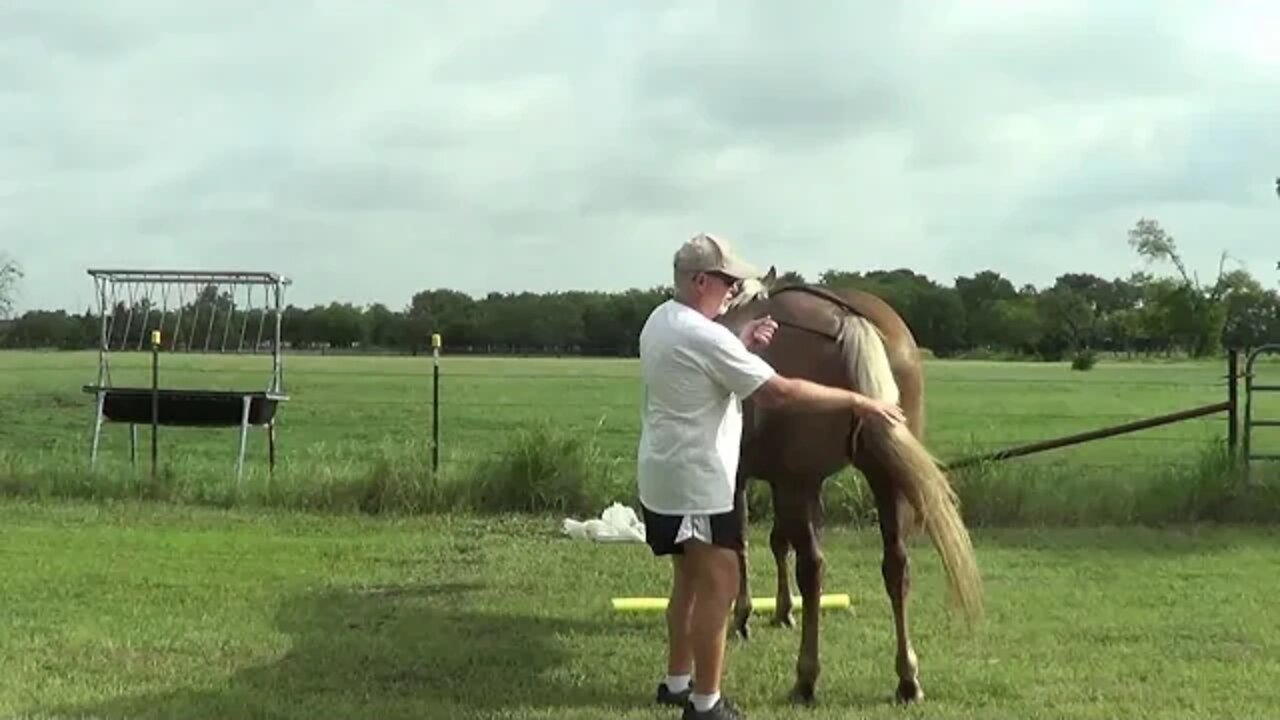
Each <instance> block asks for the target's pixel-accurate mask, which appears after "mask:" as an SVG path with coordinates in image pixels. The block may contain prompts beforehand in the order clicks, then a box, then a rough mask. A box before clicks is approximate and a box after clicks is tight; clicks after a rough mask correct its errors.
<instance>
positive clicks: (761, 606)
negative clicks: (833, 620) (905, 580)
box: [610, 593, 852, 612]
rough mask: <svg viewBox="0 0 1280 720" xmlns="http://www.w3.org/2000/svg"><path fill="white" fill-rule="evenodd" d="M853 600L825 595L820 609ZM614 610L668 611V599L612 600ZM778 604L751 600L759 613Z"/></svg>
mask: <svg viewBox="0 0 1280 720" xmlns="http://www.w3.org/2000/svg"><path fill="white" fill-rule="evenodd" d="M791 600H792V602H793V603H795V609H796V610H799V609H801V608H802V607H804V598H802V597H801V596H799V595H793V596H792V597H791ZM851 602H852V599H851V598H850V597H849V594H848V593H832V594H829V595H827V594H824V595H823V596H822V597H821V598H820V599H819V600H818V607H819V608H822V609H823V610H840V609H843V608H847V607H849V605H850V603H851ZM610 603H611V604H612V605H613V609H614V610H616V611H618V612H660V611H663V610H666V609H667V598H658V597H620V598H613V599H612V600H610ZM777 604H778V601H777V598H773V597H762V598H751V607H752V609H753V610H757V611H767V610H773V609H774V608H775V607H776V606H777Z"/></svg>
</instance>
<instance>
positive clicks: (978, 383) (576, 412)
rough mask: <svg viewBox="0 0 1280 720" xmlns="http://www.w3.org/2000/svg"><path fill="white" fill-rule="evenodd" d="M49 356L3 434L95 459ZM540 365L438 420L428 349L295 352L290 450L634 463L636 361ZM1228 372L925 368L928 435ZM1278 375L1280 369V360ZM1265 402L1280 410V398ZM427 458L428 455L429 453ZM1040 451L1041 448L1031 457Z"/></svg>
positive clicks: (961, 450) (1179, 389) (456, 388)
mask: <svg viewBox="0 0 1280 720" xmlns="http://www.w3.org/2000/svg"><path fill="white" fill-rule="evenodd" d="M47 359H48V360H49V361H48V362H44V360H46V358H43V357H42V358H41V361H40V362H37V361H31V358H30V354H25V355H19V356H18V357H14V358H10V359H8V361H7V362H6V361H5V359H4V358H0V447H3V448H7V449H9V450H12V451H15V452H23V451H25V450H32V451H45V452H47V451H53V450H56V451H60V452H68V453H77V452H82V451H83V452H84V453H85V455H86V457H87V453H88V447H89V441H90V437H91V430H92V423H93V420H94V413H95V405H94V398H93V396H92V395H91V394H88V393H86V392H84V391H83V390H82V386H83V385H86V384H89V383H90V381H91V380H92V378H93V376H94V374H95V372H96V364H95V362H94V361H90V362H89V363H86V362H85V361H84V358H83V356H81V358H80V360H79V361H78V362H70V361H62V360H61V359H60V358H58V356H57V355H53V356H50V358H47ZM160 362H161V363H162V366H163V370H162V373H163V380H162V386H164V387H170V386H173V387H184V388H204V387H214V386H217V387H235V388H244V387H245V386H246V383H248V384H249V385H254V384H255V383H257V382H258V380H261V381H262V384H263V385H265V382H266V373H265V372H264V371H263V369H261V368H257V369H252V368H247V367H244V366H242V365H241V366H237V365H234V364H228V363H236V362H243V360H240V359H237V358H234V357H233V358H220V357H218V356H212V357H208V356H172V357H170V356H164V357H162V358H161V361H160ZM527 364H528V363H524V362H523V361H521V360H519V359H508V360H496V359H489V358H481V359H475V358H469V357H468V358H458V359H452V358H449V359H446V361H445V362H444V363H443V365H442V368H441V372H440V376H439V387H438V392H439V398H440V400H439V408H438V421H439V424H438V425H436V426H434V427H433V419H435V418H436V417H437V412H436V411H437V408H435V406H434V403H433V400H432V398H433V396H434V394H435V391H436V390H437V388H435V387H433V385H432V381H433V368H432V365H431V362H430V359H429V358H427V359H415V360H405V359H395V360H388V361H385V362H379V361H378V360H376V359H375V360H371V359H368V358H358V359H356V360H350V359H347V358H333V359H327V360H324V361H319V362H316V361H312V362H308V363H306V364H305V365H304V366H300V367H293V368H290V367H289V366H288V365H287V364H286V370H285V375H284V377H285V383H286V390H287V392H288V394H289V396H290V397H289V399H288V401H286V402H285V403H283V404H282V405H281V407H280V409H279V411H278V415H277V423H278V428H277V431H278V443H279V452H280V458H281V461H282V462H289V461H290V460H294V459H303V458H306V457H308V456H309V455H314V454H316V453H317V452H321V451H323V452H327V453H331V454H332V453H337V454H347V455H349V456H351V457H352V458H359V457H361V456H362V455H367V454H368V449H369V448H371V447H375V446H380V445H381V446H385V445H387V444H393V445H394V444H402V445H404V446H406V447H407V448H409V449H408V450H406V452H423V449H424V448H429V447H430V446H431V445H432V443H433V442H436V441H437V440H438V442H439V448H440V458H441V463H442V464H444V463H449V462H458V461H461V460H467V459H483V458H490V457H499V456H501V455H502V454H503V453H504V452H505V450H504V448H505V446H506V443H507V442H509V441H510V440H511V439H512V438H513V437H514V436H515V435H516V434H517V433H519V432H520V431H521V430H523V429H526V428H529V427H532V426H534V425H536V424H539V423H549V424H551V425H552V426H554V427H556V428H558V429H560V430H563V431H566V432H570V433H578V434H589V435H590V437H591V438H592V439H593V441H594V442H596V443H598V444H599V445H600V446H601V447H602V448H603V449H604V451H605V452H606V453H608V454H610V455H612V456H613V457H615V458H618V459H619V460H620V461H623V462H626V461H629V460H631V459H632V458H633V457H634V453H635V446H636V442H637V441H638V437H639V427H640V410H641V408H640V402H641V400H640V398H641V393H640V383H639V377H638V371H637V368H636V367H635V366H634V365H632V364H628V363H626V362H622V361H613V360H609V361H598V362H596V361H590V360H581V359H565V360H562V361H555V360H550V361H549V360H545V359H540V360H538V361H536V365H537V366H538V368H539V370H538V371H533V370H530V369H527V368H526V367H523V366H522V365H527ZM1225 370H1226V368H1218V369H1215V368H1213V367H1211V366H1205V365H1190V366H1186V367H1181V366H1178V367H1172V366H1162V365H1153V366H1151V367H1150V368H1145V369H1144V368H1143V367H1142V366H1139V365H1135V366H1133V367H1132V368H1126V369H1124V370H1123V371H1122V372H1121V371H1114V372H1113V371H1099V370H1096V369H1095V370H1093V371H1091V372H1087V373H1077V372H1069V371H1066V370H1064V369H1063V368H1062V367H1061V366H1048V365H1046V366H1044V367H1035V366H1028V365H1025V364H1009V365H1008V366H1007V367H1002V366H1000V365H998V364H994V363H980V364H979V363H974V364H966V363H964V362H957V363H953V364H948V365H946V366H943V368H942V369H941V370H937V371H934V370H932V369H931V371H930V374H929V375H927V384H926V394H927V411H928V412H927V415H928V428H927V434H926V440H927V442H928V444H929V445H930V447H931V448H932V449H933V450H934V451H935V453H936V454H937V455H939V457H940V458H942V459H943V460H944V461H946V460H950V459H953V458H956V457H959V456H962V455H966V454H971V453H975V452H989V451H994V450H1000V449H1003V448H1009V447H1012V446H1018V445H1023V444H1027V443H1034V442H1038V441H1043V440H1047V439H1050V438H1055V437H1061V436H1064V435H1070V434H1073V433H1079V432H1082V431H1088V430H1093V429H1096V428H1099V427H1103V426H1108V425H1118V424H1121V423H1125V422H1129V421H1134V420H1139V419H1142V418H1146V417H1151V416H1154V415H1160V414H1163V413H1170V412H1175V411H1178V410H1183V409H1186V408H1189V407H1197V406H1204V405H1208V404H1211V403H1219V402H1222V401H1226V400H1228V399H1229V393H1230V391H1231V389H1232V388H1233V387H1235V383H1234V382H1232V379H1231V377H1230V374H1229V373H1228V372H1226V371H1225ZM149 372H150V366H149V363H148V362H147V360H146V359H145V356H141V355H133V356H122V357H119V358H117V359H115V360H114V361H113V378H118V379H116V384H117V385H122V384H130V385H134V386H139V385H142V384H143V382H144V381H145V382H147V383H148V384H149V379H148V378H149ZM1274 374H1275V375H1276V376H1277V381H1280V370H1277V371H1276V372H1275V373H1274ZM253 378H256V379H253ZM1237 380H1238V375H1237ZM255 389H256V388H255ZM1255 403H1258V399H1255ZM1267 414H1269V415H1271V416H1274V417H1277V418H1280V408H1277V410H1275V411H1269V412H1268V413H1267ZM1232 417H1233V414H1232V413H1231V412H1229V411H1224V412H1222V413H1215V414H1211V415H1207V416H1204V417H1198V418H1192V419H1188V420H1185V421H1182V422H1179V423H1177V424H1171V425H1166V426H1163V427H1158V428H1150V429H1146V430H1142V431H1139V432H1134V433H1130V434H1124V435H1119V436H1116V437H1109V438H1105V439H1100V440H1095V441H1092V442H1090V443H1088V444H1084V445H1078V446H1075V447H1073V448H1064V449H1058V450H1054V451H1051V452H1050V453H1048V454H1047V455H1048V456H1051V457H1050V458H1049V460H1048V461H1049V462H1059V463H1066V464H1069V465H1070V467H1071V468H1075V469H1081V470H1088V469H1095V470H1099V469H1101V470H1107V469H1112V470H1114V469H1123V468H1130V469H1132V468H1135V467H1139V466H1140V467H1143V468H1151V467H1156V466H1160V467H1164V466H1173V465H1177V464H1179V463H1186V462H1191V461H1192V459H1193V458H1194V456H1195V453H1196V452H1198V451H1199V450H1201V449H1202V448H1203V447H1204V446H1205V444H1206V443H1210V442H1214V441H1219V440H1222V439H1224V438H1227V437H1228V436H1229V435H1232V434H1233V433H1234V432H1238V429H1237V430H1233V429H1232V425H1231V423H1232ZM1237 422H1238V421H1237ZM226 430H227V432H235V429H234V428H227V429H226ZM143 431H145V428H139V432H143ZM124 433H127V429H125V428H120V427H115V428H112V427H110V426H104V429H103V450H102V452H103V453H104V454H113V455H115V456H117V457H118V456H120V455H121V454H126V455H127V453H128V444H127V441H126V442H125V443H124V444H122V443H121V438H125V437H126V435H125V434H124ZM1278 434H1280V433H1278ZM1278 439H1280V438H1278ZM264 442H265V441H263V440H262V439H261V436H260V434H259V433H257V432H253V433H250V447H249V449H250V452H251V453H253V452H257V451H258V449H259V448H260V447H261V446H262V444H263V443H264ZM165 445H166V447H165V449H164V451H162V454H168V453H170V452H182V453H188V454H200V455H206V454H207V455H210V456H212V455H217V454H221V455H222V456H223V457H225V456H226V454H227V453H228V445H227V434H226V433H223V432H220V431H211V430H205V431H200V432H197V433H187V432H183V433H182V434H180V435H179V434H174V433H170V434H169V437H167V438H166V441H165ZM1276 445H1280V443H1276ZM429 460H430V456H429V455H428V454H427V453H424V454H423V461H424V462H426V461H429ZM1040 460H1041V458H1038V457H1027V458H1022V459H1019V460H1018V462H1028V461H1033V462H1035V461H1040Z"/></svg>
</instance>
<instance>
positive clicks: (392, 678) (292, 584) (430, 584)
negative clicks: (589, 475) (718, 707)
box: [0, 500, 1280, 720]
mask: <svg viewBox="0 0 1280 720" xmlns="http://www.w3.org/2000/svg"><path fill="white" fill-rule="evenodd" d="M558 524H559V523H558V519H556V518H552V517H548V518H544V519H528V518H525V519H520V518H515V517H510V516H491V517H488V518H484V519H476V518H466V517H460V516H428V517H418V518H401V519H386V518H369V517H362V516H343V517H333V516H329V517H323V516H317V515H306V514H294V513H280V512H251V511H243V510H234V511H218V510H212V509H201V508H189V507H187V508H183V507H180V506H165V505H155V504H137V503H124V504H108V505H94V504H80V503H66V504H59V505H53V506H49V505H43V504H38V503H31V502H28V501H22V500H17V501H15V500H8V501H4V502H0V557H2V558H3V567H4V568H5V582H4V583H0V606H3V607H4V608H5V631H4V632H3V633H0V678H3V680H0V716H2V717H26V718H55V717H57V718H71V717H75V718H81V717H86V718H87V717H94V718H121V717H130V718H192V719H194V718H266V717H270V718H282V719H283V718H314V717H342V718H348V717H350V718H355V717H377V718H385V719H386V720H392V719H394V718H464V717H472V718H486V717H504V718H546V719H548V720H551V719H555V720H560V719H562V718H583V719H584V720H585V719H586V718H602V717H605V718H615V717H616V718H635V719H639V718H670V717H676V716H677V713H675V712H672V711H671V710H669V709H660V708H654V707H652V706H651V705H650V704H649V702H650V698H651V693H652V691H653V687H654V684H655V683H656V681H657V679H658V678H659V676H660V673H661V671H662V657H663V648H664V645H663V642H664V640H663V637H664V636H663V629H662V620H661V616H660V615H655V614H644V615H619V614H614V613H612V612H611V611H610V610H609V607H608V601H609V598H610V597H612V596H617V595H661V594H663V592H664V589H665V588H666V583H667V581H668V579H667V568H666V566H665V565H664V563H663V562H661V561H659V560H656V559H654V558H652V557H651V556H650V555H649V554H648V551H647V549H646V548H644V547H643V546H641V545H635V544H626V545H598V544H591V543H585V542H580V541H573V540H569V539H567V538H564V537H562V536H560V535H559V532H558V530H559V528H558ZM1277 539H1278V538H1277V536H1276V534H1275V531H1274V530H1270V529H1260V528H1234V527H1215V528H1199V529H1197V528H1184V529H1180V530H1152V529H1145V530H1144V529H1108V528H1102V529H1090V530H1053V531H1044V530H987V531H981V532H979V533H977V534H976V536H975V542H976V546H977V550H978V553H979V559H980V562H981V566H982V568H983V570H984V573H985V577H986V583H987V585H986V589H987V606H988V617H987V622H986V624H985V626H984V627H982V628H981V629H980V631H979V632H978V633H977V634H974V635H969V634H967V633H966V631H964V630H963V628H962V625H960V624H959V623H953V622H952V621H951V620H949V619H948V617H947V615H946V614H945V612H944V601H945V595H944V592H943V586H942V579H941V576H940V570H939V565H938V563H937V561H936V557H935V555H934V554H933V552H932V550H931V549H930V548H929V547H928V546H927V545H926V544H922V543H917V544H916V546H915V547H914V548H913V550H912V559H913V563H914V564H913V572H914V577H915V584H914V594H913V598H912V605H911V608H912V621H913V638H914V641H915V644H916V649H917V651H918V653H919V655H920V663H921V679H922V682H923V684H924V688H925V692H926V694H927V698H926V700H925V703H924V704H923V705H922V706H920V707H919V709H918V710H913V711H907V712H905V713H904V712H903V711H902V710H901V709H899V708H897V707H895V706H893V705H892V704H891V703H890V702H889V698H890V694H891V692H892V689H893V687H894V676H893V655H892V652H893V631H892V623H891V621H890V615H889V610H888V604H887V601H886V600H885V596H884V593H883V590H882V587H881V583H880V576H879V558H880V547H879V541H878V537H877V535H876V534H875V532H874V531H871V530H865V529H864V530H859V529H848V528H833V529H831V530H830V531H829V532H828V534H827V536H826V539H825V543H824V544H825V547H826V550H827V562H828V564H827V584H826V587H827V590H828V591H829V592H848V593H850V594H851V595H852V596H853V598H854V603H853V608H852V609H851V610H850V611H827V612H825V613H824V614H823V616H822V639H823V644H822V660H823V674H822V677H821V679H820V682H819V688H818V692H819V705H818V706H816V707H814V708H811V709H804V710H799V709H793V708H791V707H789V706H788V705H787V704H786V702H785V700H784V697H785V693H786V691H787V689H788V688H789V686H790V683H791V681H792V678H793V674H792V673H793V667H794V660H795V653H796V650H797V647H798V632H797V631H795V630H791V631H788V630H780V629H774V628H770V627H768V625H767V623H766V622H765V619H764V618H763V617H760V616H757V620H756V624H755V633H754V635H753V637H752V640H751V641H750V642H749V643H747V644H742V643H740V642H737V641H734V642H732V644H731V645H730V650H729V660H728V672H727V678H726V680H725V688H726V692H729V693H731V694H732V695H733V696H734V697H736V698H738V699H740V700H741V701H742V702H743V704H744V705H745V707H746V709H748V711H749V712H750V713H751V717H756V718H765V717H769V718H812V719H813V720H821V719H823V718H844V717H859V718H901V717H929V718H938V719H943V718H992V717H1002V718H1015V717H1017V718H1115V717H1141V718H1190V717H1204V718H1210V717H1262V716H1266V715H1268V714H1271V713H1272V712H1273V708H1275V707H1276V706H1277V704H1278V703H1280V660H1278V659H1277V656H1276V655H1275V653H1274V652H1271V651H1270V648H1274V647H1275V646H1276V644H1277V643H1280V629H1278V628H1280V626H1278V625H1277V624H1276V623H1275V622H1274V621H1273V616H1274V611H1273V605H1274V599H1275V597H1277V594H1278V593H1280V574H1277V573H1276V572H1274V565H1275V560H1274V558H1275V552H1276V550H1275V548H1276V547H1277ZM764 540H765V538H764V535H763V531H762V530H761V529H759V528H757V529H756V530H755V532H754V534H753V542H754V545H753V546H752V547H753V549H752V575H753V582H754V588H753V589H754V591H755V594H756V595H768V594H770V593H771V588H772V569H771V568H772V565H771V563H770V562H769V556H768V549H767V543H765V542H764Z"/></svg>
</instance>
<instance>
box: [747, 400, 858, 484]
mask: <svg viewBox="0 0 1280 720" xmlns="http://www.w3.org/2000/svg"><path fill="white" fill-rule="evenodd" d="M755 412H756V413H760V412H761V411H760V410H759V409H756V410H755ZM851 422H852V418H851V416H849V415H848V414H846V413H834V414H833V413H823V414H817V413H807V412H803V413H797V412H769V413H765V414H763V415H762V416H759V417H756V418H753V422H752V423H751V426H750V427H748V428H746V431H747V432H749V433H750V437H749V439H748V442H747V443H746V447H745V448H744V451H745V454H744V456H743V459H742V461H743V464H744V470H746V472H747V473H748V474H749V475H751V476H752V477H756V478H760V479H762V480H767V481H770V482H779V481H789V480H795V479H809V480H817V479H821V478H826V477H828V476H830V475H834V474H835V473H837V472H839V471H840V470H841V469H842V468H844V467H845V466H846V465H848V464H849V454H848V452H849V450H848V449H849V445H848V443H849V433H850V430H851Z"/></svg>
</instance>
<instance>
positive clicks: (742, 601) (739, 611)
mask: <svg viewBox="0 0 1280 720" xmlns="http://www.w3.org/2000/svg"><path fill="white" fill-rule="evenodd" d="M733 506H734V512H735V515H736V516H737V519H738V531H739V532H740V533H741V537H742V547H741V548H740V549H739V550H738V599H737V600H736V601H735V602H734V610H733V625H734V628H735V629H736V630H737V632H738V635H739V636H740V637H741V638H742V639H743V640H749V639H751V628H750V626H749V623H750V621H751V583H750V580H748V577H747V575H748V566H747V545H748V542H747V477H746V476H745V475H744V474H742V473H741V472H739V474H738V479H737V487H736V488H735V489H734V494H733Z"/></svg>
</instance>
